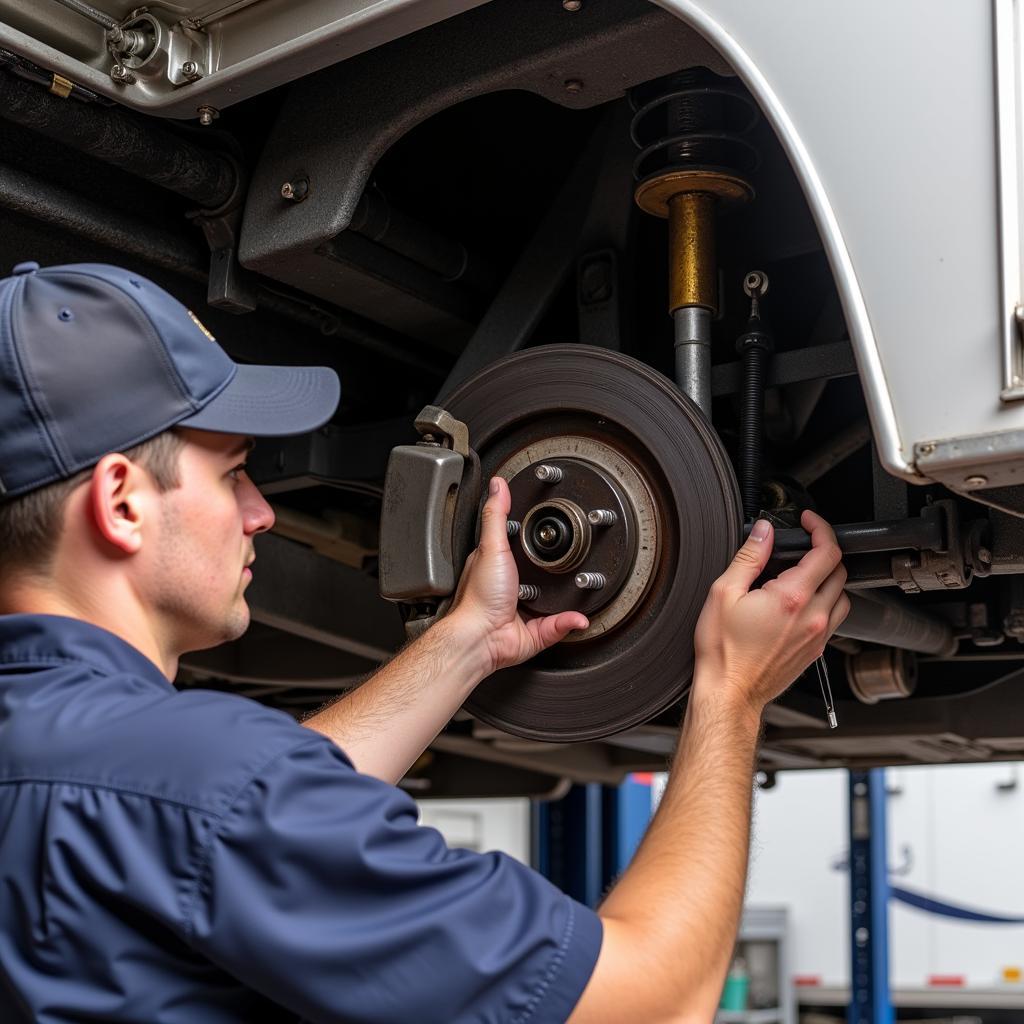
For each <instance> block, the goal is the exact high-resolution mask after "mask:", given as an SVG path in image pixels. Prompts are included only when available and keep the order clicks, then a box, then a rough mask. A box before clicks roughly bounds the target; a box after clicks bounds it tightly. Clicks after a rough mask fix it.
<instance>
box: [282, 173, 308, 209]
mask: <svg viewBox="0 0 1024 1024" xmlns="http://www.w3.org/2000/svg"><path fill="white" fill-rule="evenodd" d="M307 195H309V179H308V178H296V180H295V181H286V182H285V183H284V184H283V185H282V186H281V198H282V199H287V200H289V202H292V203H301V202H302V200H303V199H305V198H306V196H307Z"/></svg>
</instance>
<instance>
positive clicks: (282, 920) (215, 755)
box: [0, 615, 601, 1024]
mask: <svg viewBox="0 0 1024 1024" xmlns="http://www.w3.org/2000/svg"><path fill="white" fill-rule="evenodd" d="M600 945H601V924H600V921H599V919H598V918H597V916H596V915H595V914H594V913H593V912H592V911H590V910H589V909H587V908H586V907H584V906H582V905H580V904H578V903H575V902H574V901H572V900H570V899H569V898H568V897H567V896H565V895H564V894H563V893H561V892H559V891H558V890H557V889H555V888H554V887H553V886H552V885H550V884H549V883H548V882H547V881H546V880H545V879H543V878H542V877H540V876H539V875H537V874H536V873H534V872H533V871H531V870H529V869H528V868H526V867H524V866H523V865H521V864H519V863H517V862H516V861H514V860H513V859H511V858H509V857H506V856H504V855H502V854H498V853H489V854H476V853H471V852H469V851H465V850H454V849H449V848H448V847H447V846H446V845H445V843H444V841H443V839H442V838H441V836H440V834H439V833H438V832H436V831H435V830H434V829H430V828H424V827H421V826H419V825H418V824H417V812H416V805H415V803H414V802H413V801H412V800H411V799H410V798H409V797H408V796H407V795H405V794H404V793H403V792H401V790H399V789H397V788H395V787H393V786H389V785H387V784H385V783H383V782H380V781H379V780H377V779H374V778H371V777H369V776H367V775H361V774H359V773H358V772H357V771H355V769H354V768H353V767H352V764H351V762H350V761H349V760H348V759H347V758H346V757H345V755H344V754H343V753H342V752H341V751H340V750H339V749H338V748H337V747H336V746H335V745H334V744H333V743H331V742H330V741H329V740H327V739H326V738H324V737H323V736H320V735H318V734H316V733H314V732H312V731H311V730H309V729H305V728H303V727H302V726H300V725H298V724H297V723H296V722H294V721H293V720H292V719H291V718H290V717H288V716H287V715H285V714H283V713H281V712H277V711H274V710H271V709H269V708H265V707H262V706H261V705H259V704H257V703H255V702H254V701H251V700H247V699H245V698H243V697H238V696H234V695H231V694H222V693H215V692H212V691H202V690H193V691H185V692H178V691H176V690H175V689H174V688H173V687H172V686H171V685H170V683H168V681H167V679H166V678H165V677H164V676H163V674H162V673H161V672H160V670H159V669H158V668H157V666H156V665H154V664H153V663H152V662H151V661H149V660H148V659H147V658H146V657H145V656H144V655H143V654H141V653H140V652H139V651H137V650H136V649H135V648H133V647H131V646H130V645H129V644H127V643H125V642H124V641H122V640H120V639H119V638H118V637H116V636H114V635H113V634H111V633H109V632H107V631H105V630H103V629H99V628H98V627H96V626H93V625H90V624H87V623H84V622H80V621H77V620H75V619H68V618H62V617H59V616H48V615H9V616H0V1021H3V1022H4V1024H13V1022H15V1021H33V1022H40V1024H50V1022H56V1021H60V1022H66V1021H106V1022H114V1021H132V1022H146V1024H158V1022H166V1024H172V1022H188V1024H206V1022H211V1024H213V1022H218V1024H219V1022H229V1021H230V1022H240V1021H245V1022H247V1024H254V1022H258V1021H274V1022H281V1021H289V1020H290V1021H296V1020H308V1021H344V1022H346V1024H356V1022H358V1024H364V1022H365V1024H384V1022H387V1024H412V1022H417V1024H428V1022H433V1024H461V1022H468V1021H480V1022H488V1024H491V1022H493V1024H498V1022H502V1024H555V1022H561V1021H564V1020H565V1019H566V1018H567V1017H568V1016H569V1014H570V1013H571V1012H572V1009H573V1007H574V1006H575V1004H576V1002H577V1000H578V998H579V996H580V994H581V993H582V991H583V988H584V986H585V985H586V983H587V981H588V979H589V977H590V974H591V971H592V970H593V967H594V963H595V961H596V959H597V954H598V951H599V949H600Z"/></svg>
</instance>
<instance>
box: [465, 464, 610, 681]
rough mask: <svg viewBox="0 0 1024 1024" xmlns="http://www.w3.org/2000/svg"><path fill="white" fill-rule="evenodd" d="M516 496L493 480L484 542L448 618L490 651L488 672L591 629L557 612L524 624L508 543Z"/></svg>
mask: <svg viewBox="0 0 1024 1024" xmlns="http://www.w3.org/2000/svg"><path fill="white" fill-rule="evenodd" d="M511 506H512V495H511V494H510V493H509V489H508V484H507V483H506V482H505V481H504V480H502V479H501V477H494V478H493V479H492V480H491V484H490V494H489V496H488V498H487V502H486V504H485V505H484V510H483V518H482V525H481V528H480V543H479V545H478V547H477V548H476V550H475V551H474V552H473V553H472V554H471V555H470V556H469V558H468V559H467V560H466V568H465V571H464V572H463V574H462V579H461V580H459V589H458V591H457V592H456V594H455V601H454V603H453V604H452V610H451V612H450V613H449V615H448V618H449V619H455V620H457V621H458V622H460V623H462V624H463V625H464V626H465V628H466V629H467V630H469V631H470V634H471V635H474V634H475V635H477V636H479V637H480V638H481V639H482V641H483V643H484V644H485V645H486V647H487V651H488V654H489V659H490V669H489V672H488V674H490V672H495V671H497V670H498V669H499V668H508V667H509V666H510V665H518V664H519V663H520V662H523V661H526V660H527V659H528V658H532V657H533V656H534V655H535V654H539V653H540V652H541V651H543V650H544V649H545V648H547V647H550V646H551V645H552V644H556V643H558V641H559V640H561V639H563V638H564V637H565V636H566V634H568V633H569V632H570V631H571V630H573V629H586V628H587V626H588V625H590V623H589V621H588V619H587V617H586V616H585V615H583V614H582V613H580V612H559V613H558V614H556V615H546V616H542V617H538V618H535V619H530V620H528V621H527V620H526V619H524V618H523V617H522V615H520V614H519V571H518V569H517V568H516V563H515V559H514V558H513V557H512V549H511V548H510V547H509V544H508V528H507V526H506V523H507V521H508V512H509V509H510V508H511Z"/></svg>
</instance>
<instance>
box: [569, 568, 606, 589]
mask: <svg viewBox="0 0 1024 1024" xmlns="http://www.w3.org/2000/svg"><path fill="white" fill-rule="evenodd" d="M605 583H607V580H606V579H605V578H604V573H603V572H578V573H576V586H577V587H579V588H580V590H600V589H601V588H602V587H603V586H604V585H605Z"/></svg>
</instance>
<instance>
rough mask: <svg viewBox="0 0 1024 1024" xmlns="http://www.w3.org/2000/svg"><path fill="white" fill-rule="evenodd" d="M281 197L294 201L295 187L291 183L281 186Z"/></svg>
mask: <svg viewBox="0 0 1024 1024" xmlns="http://www.w3.org/2000/svg"><path fill="white" fill-rule="evenodd" d="M281 195H282V197H283V198H285V199H294V198H295V186H294V185H293V184H292V183H291V182H290V181H286V182H285V183H284V184H283V185H282V186H281Z"/></svg>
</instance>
